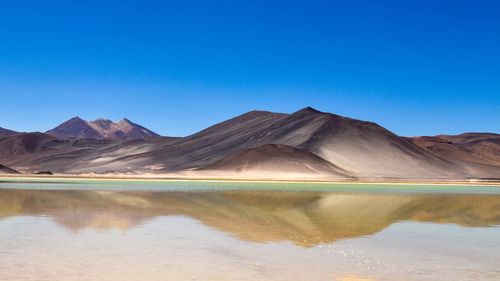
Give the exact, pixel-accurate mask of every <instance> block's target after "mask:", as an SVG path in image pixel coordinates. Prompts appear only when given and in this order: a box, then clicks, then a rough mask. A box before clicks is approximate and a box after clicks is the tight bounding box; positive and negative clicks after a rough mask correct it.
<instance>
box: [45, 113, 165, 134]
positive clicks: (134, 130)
mask: <svg viewBox="0 0 500 281" xmlns="http://www.w3.org/2000/svg"><path fill="white" fill-rule="evenodd" d="M46 133H47V134H49V135H52V136H54V137H56V138H60V139H144V138H152V137H153V138H154V137H159V136H160V135H158V134H156V133H155V132H153V131H151V130H148V129H146V128H144V127H142V126H141V125H138V124H135V123H133V122H131V121H130V120H128V119H126V118H124V119H122V120H120V121H118V122H117V123H115V122H113V121H111V120H108V119H102V118H101V119H97V120H94V121H86V120H83V119H81V118H80V117H74V118H71V119H70V120H68V121H66V122H64V123H62V124H61V125H59V126H57V127H55V128H54V129H52V130H49V131H47V132H46Z"/></svg>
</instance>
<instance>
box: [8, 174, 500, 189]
mask: <svg viewBox="0 0 500 281" xmlns="http://www.w3.org/2000/svg"><path fill="white" fill-rule="evenodd" d="M37 180H39V181H47V182H50V180H54V181H58V180H66V181H79V180H84V181H124V182H127V181H128V182H133V181H145V182H215V183H216V182H228V183H231V182H234V183H237V182H241V183H294V184H296V183H312V184H352V185H356V184H375V185H384V184H386V185H387V184H389V185H438V186H440V185H443V186H445V185H465V186H498V187H500V180H487V179H485V180H482V179H471V180H453V179H449V180H448V179H388V178H358V179H324V180H323V179H266V178H262V179H252V178H211V177H183V176H166V175H158V176H156V175H143V176H141V175H118V176H108V175H106V176H104V175H103V176H86V175H69V174H55V175H29V174H21V175H12V174H5V175H0V182H8V181H16V182H23V181H26V182H32V181H37Z"/></svg>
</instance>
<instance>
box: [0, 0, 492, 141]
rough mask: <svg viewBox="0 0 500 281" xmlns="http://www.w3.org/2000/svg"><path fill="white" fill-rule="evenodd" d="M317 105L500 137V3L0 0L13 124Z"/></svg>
mask: <svg viewBox="0 0 500 281" xmlns="http://www.w3.org/2000/svg"><path fill="white" fill-rule="evenodd" d="M305 106H313V107H316V108H318V109H320V110H323V111H329V112H334V113H337V114H341V115H345V116H350V117H354V118H359V119H363V120H370V121H374V122H377V123H379V124H380V125H382V126H384V127H386V128H388V129H390V130H392V131H393V132H395V133H398V134H401V135H408V136H411V135H433V134H439V133H448V134H455V133H460V132H465V131H489V132H497V133H500V1H452V0H450V1H438V0H415V1H399V0H398V1H352V0H346V1H334V0H331V1H282V0H281V1H272V0H266V1H257V0H253V1H236V0H233V1H209V0H207V1H188V0H184V1H145V0H140V1H139V0H137V1H126V0H121V1H89V0H86V1H51V0H45V1H23V0H16V1H1V0H0V127H6V128H11V129H15V130H21V131H37V130H38V131H44V130H47V129H49V128H51V127H54V126H56V125H57V124H58V123H60V122H62V121H64V120H66V119H69V118H70V117H73V116H76V115H78V116H81V117H82V118H86V119H95V118H97V117H107V118H110V119H120V118H122V117H128V118H129V119H131V120H133V121H135V122H138V123H140V124H143V125H145V126H147V127H149V128H151V129H153V130H155V131H157V132H159V133H161V134H164V135H174V136H182V135H187V134H190V133H193V132H195V131H197V130H199V129H202V128H205V127H207V126H209V125H211V124H214V123H216V122H219V121H222V120H224V119H227V118H230V117H233V116H235V115H239V114H241V113H244V112H246V111H249V110H253V109H262V110H271V111H278V112H293V111H295V110H297V109H299V108H302V107H305Z"/></svg>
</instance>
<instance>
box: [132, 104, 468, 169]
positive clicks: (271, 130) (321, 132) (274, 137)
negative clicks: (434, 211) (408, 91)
mask: <svg viewBox="0 0 500 281" xmlns="http://www.w3.org/2000/svg"><path fill="white" fill-rule="evenodd" d="M264 144H283V145H288V146H293V147H296V148H299V149H303V150H306V151H309V152H311V153H313V154H315V155H317V156H319V157H321V158H323V159H325V160H327V161H329V162H330V163H332V164H334V165H336V166H338V167H341V168H342V169H344V170H346V171H348V172H349V173H350V174H351V175H354V176H358V177H401V175H405V177H410V178H448V177H456V176H460V175H462V174H461V173H462V171H460V170H457V169H456V167H454V166H453V165H452V164H451V163H448V162H447V161H446V160H443V159H441V158H438V157H436V156H434V155H433V154H431V153H429V152H428V151H427V150H425V149H422V148H421V147H419V146H417V145H415V144H413V143H412V142H411V141H409V140H407V139H405V138H402V137H399V136H397V135H395V134H393V133H391V132H390V131H388V130H386V129H384V128H382V127H380V126H379V125H377V124H375V123H371V122H365V121H360V120H356V119H351V118H347V117H342V116H339V115H334V114H330V113H324V112H320V111H317V110H315V109H313V108H304V109H302V110H299V111H297V112H295V113H292V114H277V113H272V112H266V111H252V112H249V113H246V114H243V115H241V116H238V117H236V118H233V119H230V120H228V121H225V122H222V123H219V124H216V125H214V126H212V127H210V128H208V129H205V130H203V131H201V132H199V133H196V134H194V135H192V136H188V137H186V138H183V139H181V140H180V141H179V142H177V143H175V144H174V145H168V146H165V147H158V149H156V150H153V151H149V152H146V153H143V154H138V155H134V156H133V157H131V158H128V159H126V160H125V163H129V164H132V163H134V164H140V165H142V166H146V165H150V164H151V163H158V164H159V163H161V164H162V165H163V166H164V167H165V170H169V171H179V170H184V169H193V168H198V167H204V166H206V165H209V164H212V163H214V162H216V161H219V160H221V159H222V158H223V157H225V156H226V155H229V154H230V153H234V152H237V151H241V150H244V149H249V148H253V147H257V146H260V145H264Z"/></svg>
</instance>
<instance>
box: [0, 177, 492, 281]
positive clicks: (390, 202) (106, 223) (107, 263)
mask: <svg viewBox="0 0 500 281" xmlns="http://www.w3.org/2000/svg"><path fill="white" fill-rule="evenodd" d="M0 280H16V281H17V280H51V281H53V280H69V281H71V280H113V281H114V280H124V281H127V280H145V281H147V280H340V281H347V280H351V281H353V280H358V281H359V280H475V281H477V280H496V281H498V280H500V188H499V187H470V186H468V187H465V186H444V187H443V186H439V187H437V186H411V185H401V186H395V185H390V186H387V185H385V186H384V185H338V184H337V185H334V184H288V183H281V184H257V183H214V182H211V183H208V182H205V183H203V182H170V183H166V182H154V183H151V182H127V183H125V182H108V181H97V182H96V181H78V182H75V181H58V182H48V181H47V182H38V183H26V182H0Z"/></svg>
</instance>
